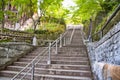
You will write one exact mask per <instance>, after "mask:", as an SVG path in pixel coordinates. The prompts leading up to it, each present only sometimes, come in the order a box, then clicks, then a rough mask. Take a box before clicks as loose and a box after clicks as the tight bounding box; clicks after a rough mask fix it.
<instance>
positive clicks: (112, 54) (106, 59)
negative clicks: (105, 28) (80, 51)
mask: <svg viewBox="0 0 120 80" xmlns="http://www.w3.org/2000/svg"><path fill="white" fill-rule="evenodd" d="M87 48H88V53H89V57H90V60H91V63H92V64H91V65H92V68H93V72H94V74H95V75H96V76H97V79H96V80H103V79H100V77H102V68H103V65H102V66H100V64H101V63H102V64H105V63H108V64H114V65H120V22H119V23H117V24H116V25H115V26H114V27H113V28H112V29H111V30H110V31H109V32H108V33H107V34H106V35H105V36H104V37H103V38H102V39H101V40H100V41H98V42H91V43H89V42H88V43H87ZM96 66H98V68H97V70H96V69H95V68H96ZM99 67H101V68H99ZM95 70H96V71H95ZM100 70H101V71H100ZM97 72H101V74H100V73H97Z"/></svg>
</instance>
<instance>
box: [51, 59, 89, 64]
mask: <svg viewBox="0 0 120 80" xmlns="http://www.w3.org/2000/svg"><path fill="white" fill-rule="evenodd" d="M51 63H52V64H71V65H89V62H88V61H66V60H64V61H57V60H56V61H51Z"/></svg>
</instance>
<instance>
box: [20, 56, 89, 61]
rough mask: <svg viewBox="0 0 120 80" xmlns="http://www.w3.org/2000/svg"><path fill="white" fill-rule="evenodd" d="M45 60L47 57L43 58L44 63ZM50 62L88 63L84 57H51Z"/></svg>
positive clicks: (22, 59)
mask: <svg viewBox="0 0 120 80" xmlns="http://www.w3.org/2000/svg"><path fill="white" fill-rule="evenodd" d="M41 57H42V56H41ZM41 57H40V58H41ZM40 58H39V59H40ZM47 58H48V57H47V56H46V57H43V58H42V60H43V61H45V60H47ZM19 60H20V61H27V60H32V58H20V59H19ZM51 60H68V61H88V58H85V57H51Z"/></svg>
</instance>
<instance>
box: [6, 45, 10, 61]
mask: <svg viewBox="0 0 120 80" xmlns="http://www.w3.org/2000/svg"><path fill="white" fill-rule="evenodd" d="M9 47H10V45H9V44H8V49H7V55H6V58H7V59H8V58H9Z"/></svg>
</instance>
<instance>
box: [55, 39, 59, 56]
mask: <svg viewBox="0 0 120 80" xmlns="http://www.w3.org/2000/svg"><path fill="white" fill-rule="evenodd" d="M57 44H58V40H56V52H55V53H56V54H58V45H57Z"/></svg>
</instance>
